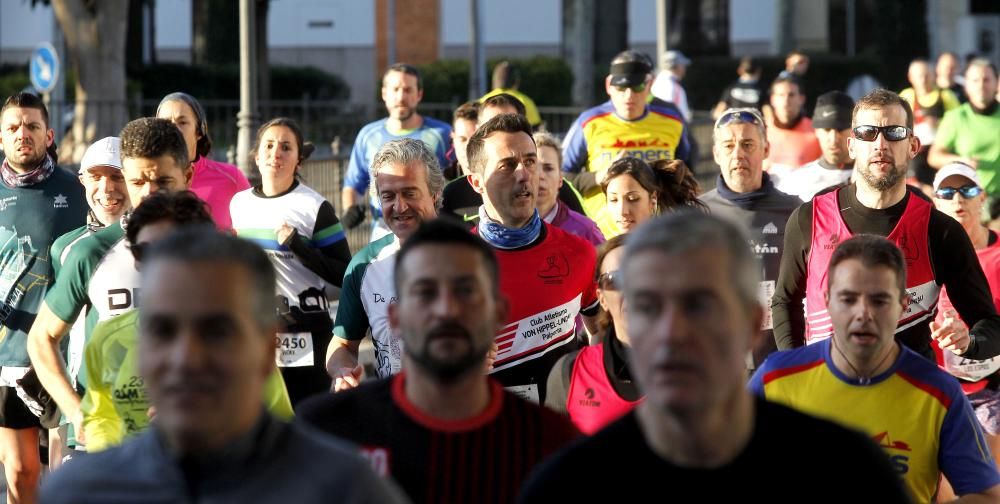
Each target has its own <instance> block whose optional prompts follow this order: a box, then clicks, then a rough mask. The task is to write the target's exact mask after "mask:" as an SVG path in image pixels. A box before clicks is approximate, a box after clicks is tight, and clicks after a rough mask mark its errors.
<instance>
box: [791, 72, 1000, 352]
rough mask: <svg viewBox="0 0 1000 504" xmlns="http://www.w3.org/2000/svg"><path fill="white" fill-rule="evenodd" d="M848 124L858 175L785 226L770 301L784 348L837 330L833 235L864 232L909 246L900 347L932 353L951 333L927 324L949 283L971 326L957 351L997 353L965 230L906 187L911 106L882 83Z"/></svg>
mask: <svg viewBox="0 0 1000 504" xmlns="http://www.w3.org/2000/svg"><path fill="white" fill-rule="evenodd" d="M852 125H853V126H854V130H853V131H854V135H853V137H852V138H850V139H849V143H848V146H849V148H850V151H851V154H852V155H853V156H854V158H855V160H856V162H855V170H856V171H857V173H858V176H857V181H856V182H855V183H853V184H851V185H849V186H847V187H844V188H842V189H838V190H836V191H831V192H828V193H825V194H822V195H820V196H817V197H816V198H814V199H813V201H812V202H810V203H805V204H803V205H802V206H800V207H799V208H798V209H796V210H795V211H794V212H793V213H792V215H791V216H790V217H789V219H788V224H787V225H786V226H785V248H784V254H783V255H782V263H781V271H780V274H779V277H778V285H777V288H776V290H775V293H774V298H773V303H772V313H773V316H774V338H775V340H776V343H777V345H778V348H779V349H787V348H792V347H796V346H801V345H803V344H806V343H815V342H817V341H821V340H823V339H826V338H829V337H830V336H831V335H832V333H833V328H832V326H831V325H830V319H829V315H828V314H827V313H826V308H825V306H824V302H823V293H824V292H825V291H826V287H825V286H826V280H827V278H826V266H827V262H828V261H829V258H830V254H831V253H832V252H833V249H834V248H836V244H837V243H839V242H840V241H843V240H846V239H847V238H849V237H851V236H853V235H855V234H862V233H865V234H874V235H878V236H887V237H889V239H890V240H893V241H894V242H895V243H896V244H897V245H898V246H900V247H901V248H902V249H903V250H905V251H906V252H905V255H906V258H907V261H908V264H907V270H908V275H907V282H908V283H907V291H908V293H909V296H910V298H911V299H913V302H912V303H910V305H909V307H908V309H907V310H906V311H905V312H904V314H903V316H902V318H901V319H900V321H899V327H898V328H897V338H898V339H899V341H900V342H901V343H903V345H905V346H907V347H908V348H910V349H912V350H913V351H915V352H917V353H918V354H921V355H923V356H925V357H927V358H928V359H933V358H934V352H933V351H932V350H931V347H930V340H931V337H932V336H933V337H934V338H935V339H939V338H943V337H946V336H947V334H945V333H939V332H937V331H931V329H930V327H929V326H928V324H929V322H930V321H931V320H932V319H933V317H934V310H935V308H936V306H937V297H938V292H939V290H940V288H941V286H945V287H947V288H948V290H949V291H950V292H951V300H952V302H954V303H955V308H956V309H957V310H958V313H959V314H960V315H961V316H962V319H963V320H965V321H966V322H967V323H969V324H970V327H971V328H972V329H971V330H970V331H969V333H962V334H961V335H960V336H961V340H960V341H959V342H958V344H959V347H958V348H959V350H961V351H962V352H961V353H962V354H963V355H964V356H966V357H969V358H973V359H986V358H990V357H993V356H995V355H997V354H1000V317H998V316H997V312H996V308H995V307H994V306H993V303H992V302H991V297H990V294H989V293H990V290H989V285H988V284H987V283H986V278H985V277H984V276H983V270H982V268H981V267H980V266H979V261H978V259H977V258H976V254H975V250H974V249H973V248H972V244H971V243H970V242H969V239H968V237H967V236H966V234H965V231H964V230H963V229H962V226H961V225H959V224H958V223H957V222H955V220H954V219H952V218H950V217H948V216H947V215H945V214H943V213H941V212H939V211H937V210H934V208H933V206H932V205H931V203H930V202H929V201H927V200H926V199H924V198H923V195H922V193H920V192H919V191H915V190H913V189H908V188H907V186H906V183H905V180H904V177H905V175H906V167H907V164H908V162H909V160H910V159H911V158H912V157H913V156H914V155H915V154H916V152H917V150H918V148H919V146H920V142H919V141H918V140H917V139H916V138H914V137H913V133H912V125H913V115H912V113H911V112H910V108H909V105H908V104H907V103H906V101H904V100H902V99H901V98H900V97H899V95H897V94H896V93H893V92H891V91H886V90H884V89H877V90H875V91H872V92H871V93H869V94H868V95H866V96H865V97H863V98H862V99H861V100H859V101H858V103H857V104H856V105H855V107H854V117H853V120H852ZM803 299H804V300H805V311H806V313H803V310H802V301H803ZM948 332H949V333H950V332H951V331H950V330H949V331H948ZM970 333H971V334H970Z"/></svg>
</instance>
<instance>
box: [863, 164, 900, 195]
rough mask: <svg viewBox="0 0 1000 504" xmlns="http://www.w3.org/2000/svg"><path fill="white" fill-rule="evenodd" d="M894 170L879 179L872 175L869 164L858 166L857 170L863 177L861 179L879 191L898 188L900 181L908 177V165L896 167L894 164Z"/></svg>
mask: <svg viewBox="0 0 1000 504" xmlns="http://www.w3.org/2000/svg"><path fill="white" fill-rule="evenodd" d="M893 163H894V164H893V167H892V170H889V173H886V174H885V175H883V176H881V177H879V176H876V175H875V174H874V173H872V169H871V168H870V167H869V165H868V164H864V165H857V166H855V168H856V169H857V170H858V173H859V174H860V175H861V178H863V179H864V180H865V182H866V183H867V184H868V185H869V186H870V187H871V188H872V189H875V190H877V191H880V192H882V191H888V190H889V189H891V188H893V187H895V186H896V184H898V183H899V181H900V180H901V179H902V178H903V177H904V176H905V175H906V165H903V166H896V165H895V162H893Z"/></svg>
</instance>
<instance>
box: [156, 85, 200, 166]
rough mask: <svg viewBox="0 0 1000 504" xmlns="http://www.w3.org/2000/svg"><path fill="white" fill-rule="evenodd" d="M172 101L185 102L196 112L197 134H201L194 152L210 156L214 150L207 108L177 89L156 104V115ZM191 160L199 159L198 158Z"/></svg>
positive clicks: (198, 154)
mask: <svg viewBox="0 0 1000 504" xmlns="http://www.w3.org/2000/svg"><path fill="white" fill-rule="evenodd" d="M172 101H179V102H183V103H186V104H187V106H188V107H191V111H192V112H194V121H195V134H197V135H200V136H201V138H199V139H198V144H197V145H196V146H195V149H194V152H195V154H196V155H197V156H198V157H206V156H208V153H209V152H212V136H211V135H210V134H209V133H208V117H207V116H206V115H205V109H204V108H203V107H202V106H201V103H199V102H198V100H196V99H195V98H194V97H193V96H191V95H189V94H187V93H182V92H180V91H177V92H174V93H170V94H168V95H167V96H164V97H163V99H162V100H160V104H159V105H157V106H156V115H157V116H158V115H160V108H161V107H163V105H164V104H166V103H170V102H172ZM191 161H197V158H195V159H192V160H191Z"/></svg>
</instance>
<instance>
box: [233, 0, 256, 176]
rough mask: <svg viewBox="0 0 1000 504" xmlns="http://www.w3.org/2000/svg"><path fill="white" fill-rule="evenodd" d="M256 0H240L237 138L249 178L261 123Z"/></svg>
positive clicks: (240, 159)
mask: <svg viewBox="0 0 1000 504" xmlns="http://www.w3.org/2000/svg"><path fill="white" fill-rule="evenodd" d="M256 14H257V13H256V0H240V112H239V113H238V114H236V127H237V128H238V129H239V134H238V136H237V140H236V163H237V165H238V166H239V167H240V171H242V172H243V174H244V175H246V176H247V177H248V178H250V177H251V175H253V173H252V172H253V169H252V168H251V166H250V148H251V145H252V144H253V135H254V132H253V128H254V126H255V125H256V123H257V68H256V65H255V64H254V63H255V62H256V61H257V40H256V39H257V35H256V33H255V32H254V27H255V26H257V21H256Z"/></svg>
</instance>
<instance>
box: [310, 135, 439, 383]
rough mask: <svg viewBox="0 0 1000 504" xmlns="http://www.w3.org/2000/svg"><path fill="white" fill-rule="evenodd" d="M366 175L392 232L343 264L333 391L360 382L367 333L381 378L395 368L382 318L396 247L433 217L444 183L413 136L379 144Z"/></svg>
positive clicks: (397, 362) (331, 351) (392, 340)
mask: <svg viewBox="0 0 1000 504" xmlns="http://www.w3.org/2000/svg"><path fill="white" fill-rule="evenodd" d="M371 179H372V180H374V181H375V183H374V184H372V185H371V192H372V199H373V200H375V201H378V202H379V204H380V205H381V207H382V215H383V218H384V219H385V223H386V225H388V226H389V230H390V231H392V233H391V234H389V235H386V236H383V237H382V238H379V239H378V240H375V241H373V242H371V243H369V244H368V246H366V247H365V248H363V249H361V250H360V251H358V253H357V254H354V257H353V258H351V263H350V264H348V266H347V273H346V274H345V275H344V284H343V287H341V289H342V290H341V291H340V303H339V304H338V306H337V318H336V320H335V321H334V324H333V325H334V327H333V339H332V340H331V341H330V346H329V348H328V349H327V353H326V361H327V364H326V369H327V372H329V373H330V376H331V377H332V378H333V390H334V391H339V390H344V389H348V388H353V387H356V386H357V385H358V383H359V382H360V381H361V375H362V371H363V368H362V366H361V365H360V364H358V349H359V348H360V346H361V340H363V339H364V338H365V335H367V334H371V339H372V344H373V345H374V347H375V372H376V374H377V375H378V376H379V377H380V378H385V377H388V376H390V375H393V374H396V373H398V372H399V370H400V366H401V365H402V348H401V345H400V342H399V338H398V337H397V336H395V335H394V334H393V331H392V329H391V328H390V327H389V318H388V317H389V305H390V304H391V303H394V302H396V288H395V285H394V284H393V266H394V265H395V264H396V252H398V251H399V247H400V245H401V244H402V243H403V242H405V241H406V239H407V238H409V236H410V235H411V234H413V232H414V231H415V230H416V229H417V228H418V227H419V226H420V223H422V222H424V221H427V220H431V219H434V218H435V217H437V215H438V210H439V209H440V208H441V192H442V191H443V189H444V184H445V180H444V175H443V174H442V173H441V168H440V166H439V165H438V161H437V157H436V156H435V155H434V153H433V152H431V150H430V149H429V148H428V147H427V146H426V145H425V144H424V143H423V142H421V141H420V140H416V139H413V138H401V139H397V140H392V141H390V142H387V143H386V144H385V145H383V146H382V148H381V149H379V151H378V152H377V153H376V154H375V157H374V159H373V161H372V166H371Z"/></svg>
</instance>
